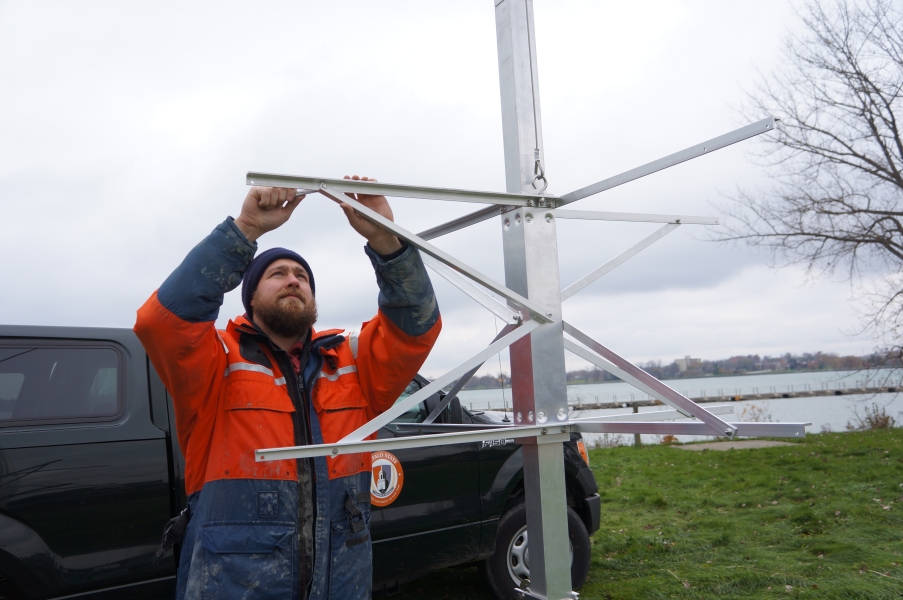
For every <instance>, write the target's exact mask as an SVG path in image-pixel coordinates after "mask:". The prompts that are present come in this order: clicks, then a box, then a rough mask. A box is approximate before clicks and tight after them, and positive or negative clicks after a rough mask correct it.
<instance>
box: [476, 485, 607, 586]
mask: <svg viewBox="0 0 903 600" xmlns="http://www.w3.org/2000/svg"><path fill="white" fill-rule="evenodd" d="M568 537H569V538H570V541H571V585H572V586H573V588H574V590H579V589H580V588H581V587H582V586H583V582H584V581H586V575H587V573H588V572H589V562H590V543H589V533H587V531H586V525H584V524H583V521H582V520H581V519H580V516H579V515H578V514H577V513H576V512H574V510H573V509H572V508H571V507H568ZM527 541H528V532H527V507H526V505H525V504H524V502H523V501H521V502H518V503H517V504H515V505H514V506H512V507H511V509H510V510H508V512H506V513H505V514H504V515H502V518H501V519H500V520H499V528H498V532H497V533H496V536H495V552H494V553H493V554H492V556H490V557H489V558H487V559H486V562H485V563H484V565H482V566H483V569H481V570H483V571H485V573H486V579H487V580H488V581H489V586H490V587H491V588H492V591H493V593H494V594H495V595H496V597H498V598H499V599H500V600H519V598H520V596H518V595H517V593H515V591H514V588H516V587H517V586H519V585H520V581H521V580H522V579H523V578H529V576H530V566H529V563H530V556H529V550H528V547H527Z"/></svg>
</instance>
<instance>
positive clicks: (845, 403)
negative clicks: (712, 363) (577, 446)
mask: <svg viewBox="0 0 903 600" xmlns="http://www.w3.org/2000/svg"><path fill="white" fill-rule="evenodd" d="M665 383H666V384H668V385H669V386H670V387H672V388H674V389H675V390H677V391H679V392H681V393H683V394H684V395H685V396H688V397H690V398H703V397H707V396H724V395H728V396H732V395H735V394H741V395H742V394H757V393H760V394H765V393H783V392H793V391H797V392H800V391H806V390H818V389H828V390H838V389H840V390H842V389H847V388H854V387H863V386H869V385H873V384H874V385H878V382H877V381H876V382H874V383H872V382H869V381H867V379H866V374H865V373H863V372H861V371H830V372H815V373H781V374H774V373H766V374H761V375H743V376H731V377H702V378H698V379H672V380H667V381H665ZM503 392H504V398H503ZM458 397H459V398H460V399H461V402H462V404H463V405H464V406H467V407H471V406H472V407H473V410H485V409H487V408H492V409H493V410H502V409H503V403H504V404H507V406H508V407H509V409H510V407H511V390H510V389H505V390H500V389H496V390H465V391H462V392H460V393H459V394H458ZM648 399H649V396H648V395H647V394H645V393H644V392H640V391H638V390H636V389H635V388H633V387H632V386H631V385H630V384H627V383H624V382H622V381H614V382H607V383H599V384H587V385H572V386H568V403H569V404H570V405H571V407H572V412H571V416H572V417H573V418H580V417H592V416H603V415H606V416H607V415H615V414H623V413H628V412H632V409H627V410H625V409H624V408H615V409H603V410H581V409H580V404H581V403H586V404H591V403H596V402H621V403H624V404H627V403H629V402H631V401H632V400H648ZM872 403H876V404H877V405H878V406H879V407H883V408H884V410H885V411H886V412H887V414H888V415H890V416H892V417H894V418H895V419H897V424H898V425H903V394H900V395H898V394H877V395H875V394H850V395H842V396H834V395H831V396H814V397H804V398H780V399H774V400H746V401H743V402H731V403H730V406H731V407H732V408H733V409H734V413H733V414H732V415H721V418H722V419H724V420H726V421H742V420H746V421H751V420H755V418H754V415H753V414H754V413H758V415H759V417H758V419H759V420H767V419H768V418H769V417H770V419H771V420H772V421H775V422H781V421H783V422H785V423H812V425H811V426H810V427H807V428H806V430H807V431H809V432H810V433H818V432H820V431H826V430H831V431H844V430H845V428H846V425H847V423H848V422H854V421H855V411H858V413H859V414H860V415H863V414H864V411H865V409H866V408H867V407H869V406H871V404H872ZM719 405H720V403H719ZM706 406H713V405H712V404H703V407H706ZM670 409H671V408H670V407H669V406H644V407H640V409H639V411H640V412H651V411H658V410H670ZM744 410H745V411H746V413H745V414H744ZM584 437H585V438H586V440H587V441H588V442H590V443H592V442H596V441H599V442H602V441H607V442H608V443H612V442H617V441H620V442H621V443H628V441H629V442H630V443H632V442H633V436H632V435H622V436H620V439H615V438H617V437H618V436H609V437H608V438H607V439H606V438H605V436H603V435H601V434H584ZM628 438H629V440H628ZM678 439H679V441H691V440H701V439H704V438H701V437H699V436H678ZM642 441H643V443H658V442H659V441H661V440H660V437H659V436H654V435H643V436H642Z"/></svg>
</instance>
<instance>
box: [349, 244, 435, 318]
mask: <svg viewBox="0 0 903 600" xmlns="http://www.w3.org/2000/svg"><path fill="white" fill-rule="evenodd" d="M366 251H367V255H368V256H369V257H370V261H371V262H372V263H373V269H374V271H375V272H376V283H377V285H378V286H379V308H380V310H381V311H382V312H383V314H385V315H386V316H387V317H388V318H389V319H391V321H392V322H393V323H394V324H395V325H396V326H397V327H398V328H399V329H401V330H402V331H403V332H405V333H406V334H407V335H410V336H419V335H423V334H424V333H426V332H427V331H429V330H430V329H431V328H432V327H433V325H435V324H436V321H437V320H438V319H439V305H438V303H437V302H436V294H435V292H434V291H433V284H432V283H431V282H430V278H429V274H428V273H427V271H426V267H425V266H424V264H423V260H422V259H421V258H420V253H419V252H418V251H417V250H416V249H415V248H414V247H412V246H407V247H405V248H404V250H403V251H402V252H400V253H398V252H396V253H393V254H391V255H389V256H379V255H378V254H377V253H376V252H375V251H374V250H373V248H370V247H367V248H366Z"/></svg>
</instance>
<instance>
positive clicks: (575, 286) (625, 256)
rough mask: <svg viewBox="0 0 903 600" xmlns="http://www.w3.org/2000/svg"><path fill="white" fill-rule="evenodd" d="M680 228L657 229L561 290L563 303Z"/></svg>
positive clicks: (670, 224) (671, 226)
mask: <svg viewBox="0 0 903 600" xmlns="http://www.w3.org/2000/svg"><path fill="white" fill-rule="evenodd" d="M678 227H680V225H677V224H675V223H669V224H667V225H665V226H664V227H662V228H660V229H657V230H656V231H655V233H653V234H652V235H650V236H648V237H646V238H644V239H643V240H642V241H640V242H639V243H638V244H635V245H633V246H631V247H630V248H628V249H627V250H625V251H624V252H622V253H620V254H619V255H617V256H616V257H614V258H613V259H611V260H610V261H608V262H607V263H605V264H604V265H602V266H601V267H599V268H598V269H595V270H593V271H592V272H590V273H588V274H587V275H584V276H583V277H581V278H580V279H578V280H577V281H575V282H574V283H572V284H571V285H569V286H567V287H566V288H564V289H563V290H561V301H562V302H564V301H565V300H567V299H568V298H570V297H571V296H573V295H574V294H576V293H577V292H579V291H580V290H582V289H583V288H585V287H586V286H588V285H589V284H591V283H592V282H594V281H596V280H597V279H599V278H600V277H602V276H603V275H605V274H607V273H610V272H611V271H613V270H614V269H615V268H616V267H618V266H619V265H621V264H622V263H624V262H627V260H629V259H631V258H633V257H634V256H636V255H637V254H639V253H640V252H641V251H643V250H645V249H646V248H648V247H649V246H651V245H652V244H654V243H655V242H657V241H658V240H660V239H662V238H663V237H665V236H666V235H668V234H669V233H671V232H672V231H674V230H675V229H677V228H678Z"/></svg>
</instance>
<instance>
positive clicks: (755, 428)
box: [575, 421, 812, 438]
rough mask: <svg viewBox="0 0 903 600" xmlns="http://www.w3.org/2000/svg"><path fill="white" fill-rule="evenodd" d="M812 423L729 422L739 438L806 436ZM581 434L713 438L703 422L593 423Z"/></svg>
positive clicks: (585, 425) (581, 428) (586, 424)
mask: <svg viewBox="0 0 903 600" xmlns="http://www.w3.org/2000/svg"><path fill="white" fill-rule="evenodd" d="M811 424H812V423H728V425H730V426H731V428H733V429H734V430H736V432H737V433H736V435H738V436H741V437H793V438H802V437H806V426H807V425H811ZM575 427H576V429H577V430H578V431H580V432H581V433H647V434H653V435H716V434H714V433H712V428H711V427H709V426H708V425H706V424H705V423H698V422H697V423H692V422H691V423H687V422H682V423H649V422H640V423H637V422H618V421H605V422H601V423H600V422H592V421H582V422H580V423H579V424H576V425H575Z"/></svg>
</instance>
